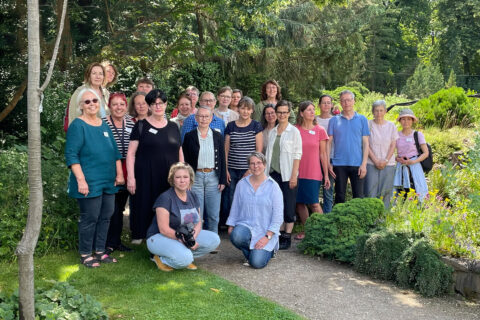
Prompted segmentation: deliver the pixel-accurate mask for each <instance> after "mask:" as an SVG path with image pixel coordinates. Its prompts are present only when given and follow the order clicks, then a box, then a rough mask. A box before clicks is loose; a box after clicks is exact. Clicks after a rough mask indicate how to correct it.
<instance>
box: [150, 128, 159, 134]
mask: <svg viewBox="0 0 480 320" xmlns="http://www.w3.org/2000/svg"><path fill="white" fill-rule="evenodd" d="M148 132H150V133H153V134H157V132H158V130H157V129H153V128H150V130H148Z"/></svg>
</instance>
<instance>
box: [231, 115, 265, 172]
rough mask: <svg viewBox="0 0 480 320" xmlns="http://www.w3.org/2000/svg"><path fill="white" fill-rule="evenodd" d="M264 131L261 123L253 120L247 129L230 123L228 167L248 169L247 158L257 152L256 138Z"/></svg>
mask: <svg viewBox="0 0 480 320" xmlns="http://www.w3.org/2000/svg"><path fill="white" fill-rule="evenodd" d="M262 131H263V128H262V125H261V124H260V122H258V121H255V120H252V122H250V124H249V125H248V126H246V127H239V126H237V124H236V123H235V121H232V122H229V123H228V125H227V128H225V135H227V134H228V135H229V136H230V151H229V152H228V167H229V168H231V169H241V170H246V169H248V163H247V157H248V155H249V154H250V153H252V152H254V151H256V140H255V137H256V135H257V134H258V133H261V132H262Z"/></svg>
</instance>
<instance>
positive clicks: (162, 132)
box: [127, 89, 183, 244]
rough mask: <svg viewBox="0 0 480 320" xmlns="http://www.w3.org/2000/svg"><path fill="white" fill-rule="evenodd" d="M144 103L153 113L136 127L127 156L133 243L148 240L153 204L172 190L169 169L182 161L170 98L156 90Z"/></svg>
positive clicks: (149, 94)
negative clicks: (170, 116) (168, 113)
mask: <svg viewBox="0 0 480 320" xmlns="http://www.w3.org/2000/svg"><path fill="white" fill-rule="evenodd" d="M145 101H146V102H147V104H148V105H149V108H150V110H151V112H152V114H151V115H150V116H148V117H147V118H146V119H144V120H140V121H138V122H137V123H136V124H135V127H134V128H133V130H132V134H131V136H130V144H129V147H128V154H127V172H128V180H127V189H128V191H129V192H130V193H131V194H132V202H131V210H130V212H131V213H130V229H131V231H132V244H140V243H141V242H142V239H145V236H146V233H147V229H148V227H149V226H150V224H151V222H152V218H153V215H154V212H153V209H152V207H153V203H154V202H155V199H157V197H158V196H159V195H160V194H161V193H163V192H165V191H166V190H167V189H168V188H170V185H169V184H168V181H167V178H168V170H169V168H170V166H171V165H172V164H174V163H176V162H179V161H183V152H182V148H181V141H180V131H179V130H178V126H177V125H176V124H175V123H173V122H171V121H168V120H167V119H166V118H165V109H166V107H167V96H166V95H165V93H164V92H163V91H161V90H158V89H155V90H152V91H150V92H149V93H148V94H147V96H146V97H145Z"/></svg>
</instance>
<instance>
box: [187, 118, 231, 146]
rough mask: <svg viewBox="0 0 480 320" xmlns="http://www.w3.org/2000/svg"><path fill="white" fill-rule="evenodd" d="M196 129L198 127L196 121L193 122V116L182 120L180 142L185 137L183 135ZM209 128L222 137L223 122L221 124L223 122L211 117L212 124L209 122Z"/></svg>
mask: <svg viewBox="0 0 480 320" xmlns="http://www.w3.org/2000/svg"><path fill="white" fill-rule="evenodd" d="M196 127H198V122H197V120H195V115H194V114H192V115H190V116H188V118H187V119H185V120H183V127H182V142H183V138H184V137H185V134H187V132H190V131H192V130H193V129H195V128H196ZM210 128H211V129H212V130H215V131H218V132H220V133H221V134H222V136H223V134H224V132H225V122H223V120H222V119H220V118H219V117H217V116H216V115H213V118H212V122H210Z"/></svg>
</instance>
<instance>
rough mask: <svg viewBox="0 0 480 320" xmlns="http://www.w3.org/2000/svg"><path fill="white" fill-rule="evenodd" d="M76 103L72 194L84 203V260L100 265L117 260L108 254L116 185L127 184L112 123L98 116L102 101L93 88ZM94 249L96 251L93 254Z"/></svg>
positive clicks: (70, 155) (71, 133)
mask: <svg viewBox="0 0 480 320" xmlns="http://www.w3.org/2000/svg"><path fill="white" fill-rule="evenodd" d="M78 97H79V98H78V99H77V101H75V103H76V104H77V106H78V107H79V109H80V111H81V113H82V114H81V115H80V116H79V117H78V118H76V119H75V120H74V121H73V122H72V123H71V124H70V126H69V127H68V131H67V143H66V146H65V159H66V162H67V166H68V167H69V168H70V169H71V170H72V171H71V173H70V179H69V188H68V194H69V195H70V196H71V197H72V198H76V199H77V201H78V205H79V206H80V219H79V222H78V235H79V251H80V256H81V259H80V261H81V263H82V264H84V265H85V266H87V267H93V268H95V267H98V266H100V264H99V262H105V263H109V262H116V260H115V259H114V258H111V257H110V256H109V255H108V254H105V241H106V238H107V232H108V226H109V223H110V217H111V216H112V214H113V209H114V204H115V193H116V191H117V188H116V186H117V185H121V184H124V183H125V181H124V177H123V171H122V165H121V161H120V159H121V155H120V153H119V152H118V149H117V145H116V143H115V140H114V138H113V134H112V132H111V130H110V128H109V127H108V125H107V124H106V123H105V122H103V121H102V120H101V119H100V118H98V117H97V112H98V110H99V108H100V103H99V99H98V96H97V94H96V93H95V91H93V90H91V89H84V90H82V91H81V92H79V95H78ZM92 251H94V252H95V254H94V255H92Z"/></svg>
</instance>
